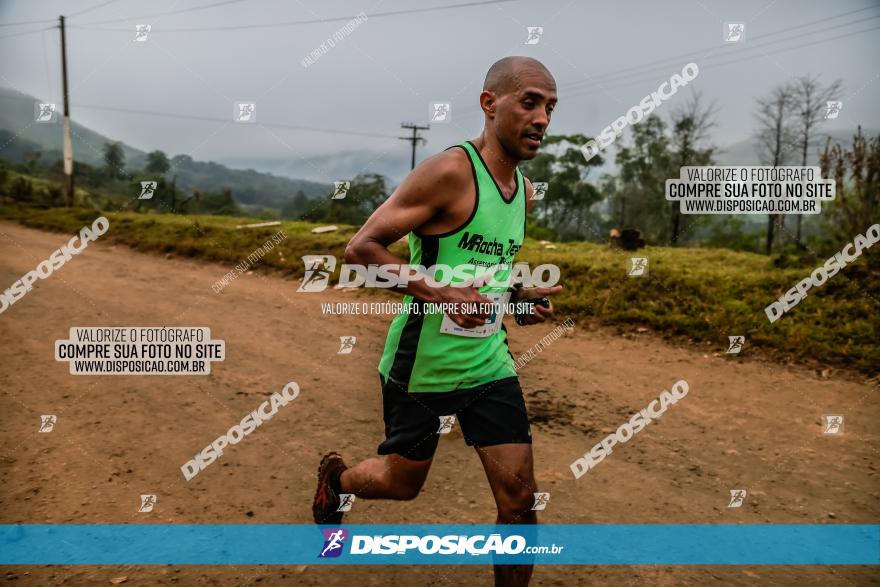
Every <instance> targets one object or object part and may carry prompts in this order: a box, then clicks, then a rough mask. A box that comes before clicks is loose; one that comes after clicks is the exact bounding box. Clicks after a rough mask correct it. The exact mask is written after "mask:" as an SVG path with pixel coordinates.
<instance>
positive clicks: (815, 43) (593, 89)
mask: <svg viewBox="0 0 880 587" xmlns="http://www.w3.org/2000/svg"><path fill="white" fill-rule="evenodd" d="M878 29H880V26H875V27H871V28H869V29H864V30H861V31H852V32H847V33H843V34H841V35H837V36H834V37H828V38H827V39H819V40H816V41H813V42H811V43H802V44H800V45H794V46H792V47H782V48H780V49H777V50H776V51H770V52H768V53H762V54H760V55H749V56H746V57H743V58H742V59H734V60H731V61H725V62H721V63H710V64H709V66H710V67H722V66H725V65H732V64H734V63H740V62H742V61H749V60H751V59H758V58H760V57H765V56H766V55H775V54H777V53H784V52H786V51H792V50H794V49H800V48H802V47H812V46H814V45H820V44H822V43H827V42H828V41H834V40H837V39H841V38H844V37H852V36H855V35H860V34H862V33H869V32H871V31H875V30H878ZM656 79H657V78H656V76H652V77H646V78H642V79H638V80H634V81H630V82H626V83H623V84H619V85H614V86H608V87H605V88H590V89H588V90H587V91H585V92H578V93H575V94H567V95H566V98H570V97H574V96H587V95H590V94H595V93H597V92H600V91H602V90H605V89H608V90H614V89H617V88H624V87H627V86H632V85H635V84H638V83H646V82H651V81H656Z"/></svg>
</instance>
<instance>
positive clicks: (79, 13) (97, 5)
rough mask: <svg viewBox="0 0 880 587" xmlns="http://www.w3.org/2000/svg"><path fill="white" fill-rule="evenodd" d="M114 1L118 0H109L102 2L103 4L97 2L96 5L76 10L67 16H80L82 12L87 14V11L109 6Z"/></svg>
mask: <svg viewBox="0 0 880 587" xmlns="http://www.w3.org/2000/svg"><path fill="white" fill-rule="evenodd" d="M114 2H117V0H107V1H106V2H102V3H101V4H96V5H95V6H92V7H90V8H86V9H84V10H80V11H79V12H74V13H73V14H68V15H67V18H73V17H74V16H80V15H81V14H86V13H87V12H91V11H93V10H97V9H99V8H103V7H105V6H107V5H108V4H113V3H114Z"/></svg>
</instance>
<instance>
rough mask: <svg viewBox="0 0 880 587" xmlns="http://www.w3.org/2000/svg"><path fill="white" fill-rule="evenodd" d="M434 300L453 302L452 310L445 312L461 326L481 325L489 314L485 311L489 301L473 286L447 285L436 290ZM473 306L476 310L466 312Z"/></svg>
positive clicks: (472, 326) (473, 326)
mask: <svg viewBox="0 0 880 587" xmlns="http://www.w3.org/2000/svg"><path fill="white" fill-rule="evenodd" d="M434 301H435V302H436V303H438V304H455V305H454V306H453V309H454V311H453V312H447V313H446V314H447V315H448V316H449V318H450V319H452V321H453V322H455V323H456V324H458V325H459V326H461V327H462V328H476V327H477V326H482V325H483V324H485V323H486V320H488V319H489V316H490V315H491V313H490V312H488V311H487V310H488V309H489V308H490V306H489V304H491V301H490V300H489V299H488V298H486V297H485V296H483V295H481V294H480V291H479V290H478V289H477V288H475V287H470V286H465V287H452V286H450V285H447V286H445V287H442V288H440V289H439V290H438V294H437V296H436V299H435V300H434ZM468 306H470V307H468ZM474 307H475V308H476V312H466V310H473V309H474Z"/></svg>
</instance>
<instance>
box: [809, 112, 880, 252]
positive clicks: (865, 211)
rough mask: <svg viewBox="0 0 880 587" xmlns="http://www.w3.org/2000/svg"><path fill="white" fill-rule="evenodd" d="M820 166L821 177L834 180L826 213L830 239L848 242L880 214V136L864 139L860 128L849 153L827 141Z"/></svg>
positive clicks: (820, 157) (872, 222) (820, 155)
mask: <svg viewBox="0 0 880 587" xmlns="http://www.w3.org/2000/svg"><path fill="white" fill-rule="evenodd" d="M819 164H820V166H821V169H822V177H825V178H831V177H833V178H834V180H835V183H836V184H837V185H836V192H835V199H834V201H833V202H831V203H830V204H831V206H830V210H829V213H830V214H829V216H830V218H831V220H832V222H833V223H834V226H833V229H832V230H833V238H834V239H835V240H836V241H837V242H842V241H850V240H852V239H853V237H854V236H855V235H856V234H863V233H864V232H865V229H866V228H868V227H869V226H871V225H873V224H874V223H876V222H877V218H878V214H880V135H877V136H875V137H873V138H868V139H866V138H865V137H864V136H863V135H862V127H861V126H859V128H858V131H857V133H856V135H855V137H854V138H853V145H852V150H851V151H846V150H844V149H842V148H841V146H840V145H839V144H836V143H835V144H834V145H833V146H832V145H831V139H830V138H829V139H828V141H827V142H826V144H825V150H824V151H823V152H821V153H820V154H819ZM847 168H849V182H847Z"/></svg>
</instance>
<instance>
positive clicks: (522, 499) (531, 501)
mask: <svg viewBox="0 0 880 587" xmlns="http://www.w3.org/2000/svg"><path fill="white" fill-rule="evenodd" d="M537 490H538V489H537V485H536V484H535V481H534V479H513V480H512V481H510V482H507V483H504V484H503V486H502V487H501V490H500V491H499V492H498V493H497V496H496V502H497V503H496V505H497V507H498V513H499V514H501V515H503V516H519V515H523V514H524V513H526V512H530V511H531V510H532V506H534V505H535V492H536V491H537Z"/></svg>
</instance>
